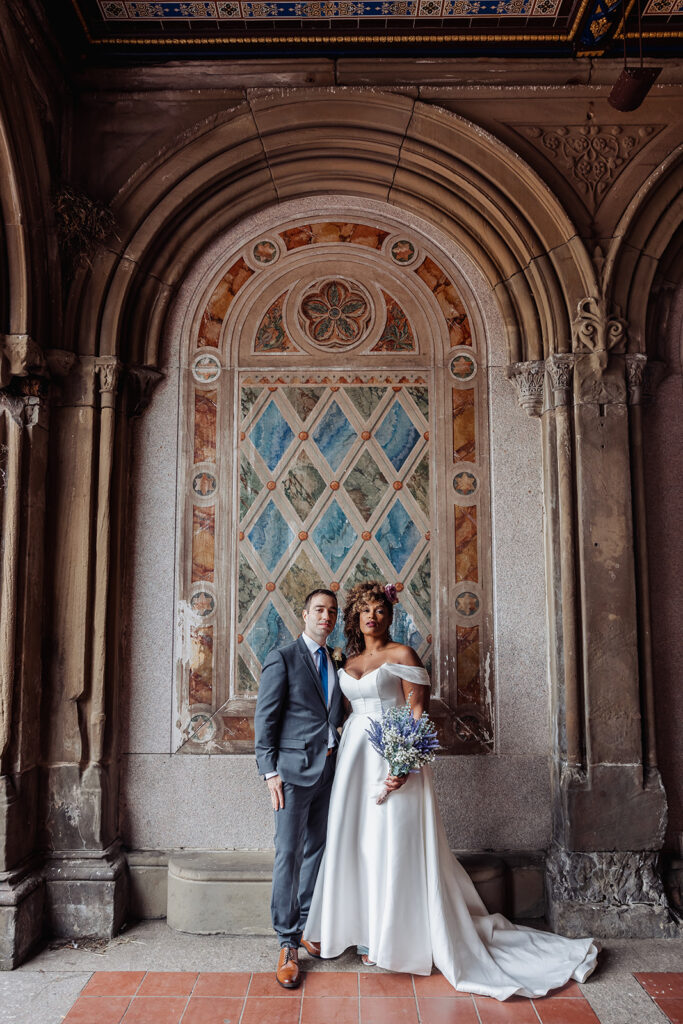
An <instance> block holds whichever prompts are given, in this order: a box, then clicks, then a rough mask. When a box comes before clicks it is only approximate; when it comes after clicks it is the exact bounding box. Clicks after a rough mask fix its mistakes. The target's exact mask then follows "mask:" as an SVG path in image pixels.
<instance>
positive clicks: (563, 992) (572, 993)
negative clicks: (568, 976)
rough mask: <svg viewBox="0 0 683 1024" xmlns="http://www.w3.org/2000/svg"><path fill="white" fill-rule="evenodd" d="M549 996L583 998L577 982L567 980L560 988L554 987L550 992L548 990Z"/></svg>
mask: <svg viewBox="0 0 683 1024" xmlns="http://www.w3.org/2000/svg"><path fill="white" fill-rule="evenodd" d="M548 995H550V996H553V997H555V996H557V997H559V998H561V999H585V998H586V997H585V996H584V994H583V992H582V991H581V989H580V988H579V984H578V982H576V981H568V982H567V984H566V985H563V986H562V988H554V989H553V990H552V992H549V993H548Z"/></svg>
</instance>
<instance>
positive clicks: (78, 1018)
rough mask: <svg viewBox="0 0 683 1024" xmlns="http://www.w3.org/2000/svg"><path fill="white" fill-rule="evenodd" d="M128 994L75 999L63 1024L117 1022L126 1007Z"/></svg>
mask: <svg viewBox="0 0 683 1024" xmlns="http://www.w3.org/2000/svg"><path fill="white" fill-rule="evenodd" d="M129 1003H130V999H129V998H128V996H99V997H98V998H92V999H86V998H84V997H81V998H80V999H77V1000H76V1002H75V1003H74V1005H73V1006H72V1007H71V1009H70V1010H69V1012H68V1013H67V1015H66V1017H65V1018H64V1024H119V1022H120V1021H121V1019H122V1017H123V1015H124V1013H125V1012H126V1010H127V1009H128V1004H129Z"/></svg>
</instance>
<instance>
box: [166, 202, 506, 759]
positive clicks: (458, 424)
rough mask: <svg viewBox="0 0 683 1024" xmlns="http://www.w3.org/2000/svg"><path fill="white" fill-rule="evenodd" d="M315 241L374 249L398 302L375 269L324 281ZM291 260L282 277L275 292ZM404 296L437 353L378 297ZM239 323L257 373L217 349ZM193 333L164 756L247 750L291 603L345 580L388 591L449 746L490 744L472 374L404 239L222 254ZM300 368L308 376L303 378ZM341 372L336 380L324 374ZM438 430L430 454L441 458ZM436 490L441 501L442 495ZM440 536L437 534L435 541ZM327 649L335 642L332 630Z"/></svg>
mask: <svg viewBox="0 0 683 1024" xmlns="http://www.w3.org/2000/svg"><path fill="white" fill-rule="evenodd" d="M318 246H324V247H325V249H324V252H325V257H324V258H325V259H327V260H328V263H329V255H330V251H331V250H330V247H338V249H339V254H340V259H342V260H343V259H344V258H345V256H344V254H345V253H347V252H353V253H355V254H363V253H367V254H372V255H371V256H369V255H368V256H367V257H363V258H366V259H371V260H374V261H378V260H379V261H381V265H382V266H384V267H385V268H386V267H389V268H390V269H391V273H390V276H391V279H392V280H394V281H395V282H396V287H393V286H391V287H389V290H387V288H386V287H384V286H382V287H379V286H378V285H377V284H376V275H375V274H374V273H373V269H372V268H373V266H374V267H377V266H378V264H377V262H375V263H372V264H368V267H367V270H365V271H363V272H359V273H357V274H356V275H355V277H354V278H353V279H351V278H350V277H347V276H344V275H343V274H340V275H337V276H330V275H326V276H324V277H320V276H319V275H320V271H319V260H318V257H317V256H316V247H318ZM306 247H310V251H311V257H310V263H309V266H310V269H309V271H308V277H307V276H306V273H305V270H303V271H302V269H301V267H302V264H301V260H302V250H305V249H306ZM332 251H333V252H334V250H332ZM290 254H291V255H290ZM289 258H291V259H295V260H297V261H298V262H297V263H296V274H295V275H292V274H290V275H289V277H288V276H287V274H286V269H287V260H288V259H289ZM348 265H349V264H348V263H347V264H346V266H348ZM305 266H306V264H304V267H305ZM273 268H277V274H278V275H279V276H277V277H275V278H274V279H273V280H274V282H275V283H277V282H278V281H290V282H291V281H292V280H293V279H295V282H296V283H295V284H292V283H289V284H287V285H286V287H285V288H284V290H280V289H276V288H275V287H274V286H273V287H272V288H271V290H270V291H268V287H270V286H268V281H269V280H270V278H269V274H272V273H273V272H274V271H273ZM309 278H310V282H311V283H310V284H307V283H306V281H307V280H308V279H309ZM386 279H387V275H386V273H385V274H384V277H383V278H382V280H386ZM401 281H403V282H404V285H403V286H402V288H403V290H402V291H401V286H400V282H401ZM405 282H408V283H407V284H405ZM416 290H417V293H419V296H420V299H419V301H420V302H421V303H423V304H424V308H427V309H429V310H431V313H430V315H431V316H432V317H434V316H436V317H437V320H438V321H439V322H440V324H441V327H440V328H439V330H440V332H441V340H440V342H439V344H440V346H441V349H440V351H441V352H442V353H443V356H438V358H437V356H436V354H435V353H436V351H437V349H436V347H435V346H436V344H437V343H436V342H435V341H434V339H433V338H431V337H428V336H426V332H425V328H424V325H425V324H426V323H428V322H429V321H428V320H427V319H426V318H425V317H424V316H423V318H422V319H421V320H420V318H419V317H417V321H416V322H419V323H421V324H422V325H423V326H422V328H421V331H422V334H420V332H418V331H416V328H415V324H414V322H413V320H412V319H411V318H412V317H414V316H415V315H416V314H415V305H414V304H413V306H412V307H411V309H412V312H411V313H409V312H408V308H407V307H406V308H404V305H403V302H402V301H399V300H398V299H397V297H396V295H395V294H393V292H394V291H397V292H398V293H399V294H404V295H412V296H414V295H415V294H416ZM261 294H263V295H268V296H269V297H268V298H267V300H262V301H261V300H259V295H261ZM411 301H412V302H413V303H414V302H415V299H414V298H413V299H411ZM240 309H242V313H240ZM244 310H246V311H247V313H246V314H245V313H244ZM235 311H237V312H235ZM199 314H200V315H199ZM245 315H248V316H249V317H250V319H249V320H245V319H244V316H245ZM239 316H242V320H241V321H239V323H241V324H245V323H248V324H251V326H250V327H249V331H250V332H251V333H249V331H247V333H246V336H244V334H242V335H239V337H238V341H239V346H240V348H239V351H240V352H242V357H241V358H242V361H243V363H244V362H245V361H246V363H247V364H248V363H249V360H251V361H252V362H256V363H257V362H258V360H259V357H260V359H261V367H262V368H261V369H255V368H254V366H251V367H249V365H246V366H245V365H243V366H241V367H240V366H239V365H236V363H235V361H234V360H235V355H234V354H233V355H232V356H228V354H227V353H226V351H225V338H226V337H227V336H229V331H230V330H232V328H231V326H230V325H231V323H234V322H235V319H234V318H238V317H239ZM231 317H233V320H231ZM196 322H198V328H197V330H196V334H195V336H194V340H193V346H194V352H193V355H192V358H191V360H190V370H189V372H188V380H189V390H188V393H187V402H186V408H187V416H188V420H189V423H190V426H191V431H192V438H191V444H190V445H189V446H188V448H187V451H188V462H187V465H186V470H185V473H186V475H185V477H184V480H185V484H183V487H184V490H183V494H184V500H185V503H186V504H185V507H186V510H187V511H186V524H185V527H184V530H185V532H184V533H182V531H181V534H182V536H183V538H184V539H183V540H182V541H181V546H180V556H179V557H180V560H181V561H180V564H179V580H180V588H181V593H180V603H181V613H180V619H179V621H181V622H182V624H183V625H182V629H183V639H182V644H181V649H182V652H183V655H182V656H183V661H182V665H181V670H180V671H181V679H180V691H181V699H180V716H179V719H178V733H179V736H180V741H179V746H180V748H181V749H183V750H186V751H188V752H192V751H193V750H202V751H204V752H205V751H206V750H212V751H216V752H219V751H227V752H240V751H244V752H246V751H249V750H250V749H251V747H252V745H253V709H254V703H255V697H256V695H257V692H258V679H259V674H260V669H261V665H262V663H263V661H264V659H265V657H266V656H267V654H268V652H269V651H270V650H271V649H272V648H273V647H277V646H279V645H282V644H285V643H288V642H289V641H291V640H292V639H293V638H295V637H296V636H297V635H298V634H299V632H300V631H301V607H302V604H303V599H304V597H305V595H306V594H307V593H308V592H309V591H310V590H311V589H313V588H314V587H316V586H324V587H329V588H331V589H333V590H335V591H336V592H338V593H339V598H340V603H343V601H344V598H345V594H346V592H347V591H348V589H349V587H351V586H352V585H353V584H354V583H356V582H358V581H361V580H370V579H383V580H387V581H390V582H394V583H396V585H397V588H398V590H399V592H400V603H399V604H398V605H397V607H396V609H395V618H394V625H393V630H392V635H393V636H394V637H395V639H397V640H400V641H402V642H405V643H409V644H410V645H411V646H413V647H415V648H416V650H417V651H418V653H419V654H420V656H421V657H422V659H423V661H424V662H425V664H426V665H427V667H428V668H429V670H430V671H431V673H432V679H433V689H434V694H435V698H436V699H435V702H434V704H433V710H434V713H435V717H437V719H438V720H439V723H440V728H442V730H443V732H442V736H443V739H444V740H445V741H446V745H447V747H448V749H449V750H456V751H462V752H474V751H484V750H487V749H490V748H491V745H492V740H493V737H492V728H491V721H492V711H491V703H492V697H491V682H490V678H489V676H490V672H489V670H488V668H487V664H488V662H487V656H486V652H487V650H488V649H489V647H488V646H487V645H488V644H489V643H490V638H489V637H488V632H487V629H488V627H487V615H486V610H487V606H488V602H489V600H490V593H489V589H488V568H487V566H488V563H487V558H486V554H485V552H486V546H485V545H486V538H487V536H488V534H487V529H488V526H487V524H488V510H487V506H486V504H485V502H486V499H487V495H486V476H485V474H484V473H482V462H481V460H482V457H483V452H484V448H485V441H484V438H483V437H482V435H481V431H482V423H485V410H486V401H485V393H484V377H483V375H482V374H481V373H480V372H479V364H478V357H477V351H476V346H475V344H474V340H473V337H472V332H471V328H470V323H469V319H468V316H467V312H466V310H465V307H464V304H463V302H462V300H461V298H460V296H459V294H458V292H457V289H456V287H455V286H454V284H453V281H452V278H451V277H450V276H449V273H448V272H447V271H446V269H445V268H444V267H442V266H441V265H440V264H439V263H437V262H436V260H435V259H434V258H433V257H432V256H431V255H429V254H427V253H426V251H425V247H424V243H423V241H421V240H419V239H417V238H416V239H411V238H408V237H402V236H400V235H397V234H396V233H395V232H394V233H392V232H390V231H387V230H384V229H382V228H380V227H377V226H374V225H366V224H358V223H347V222H341V221H340V222H332V221H320V222H313V223H307V224H303V225H296V226H292V227H287V228H284V229H282V230H280V231H279V233H275V234H269V235H268V236H264V237H261V238H257V239H255V240H253V241H252V242H250V243H249V244H248V245H245V246H244V247H243V249H242V250H241V252H238V253H235V254H234V256H233V257H232V260H231V261H230V262H229V265H228V270H227V271H225V272H224V274H223V275H222V277H221V278H220V279H219V280H218V282H217V283H215V284H214V285H213V286H212V288H211V289H210V290H209V291H208V292H207V294H206V298H205V306H204V309H203V310H200V311H198V317H197V321H196ZM432 322H434V321H433V320H432ZM288 325H289V326H288ZM241 331H242V332H244V327H242V328H241ZM347 349H353V353H351V352H349V354H348V355H346V350H347ZM264 356H267V357H268V360H267V368H265V367H266V361H265V360H264V359H263V357H264ZM304 356H306V358H307V359H308V360H310V359H311V358H313V363H311V366H313V364H315V365H316V368H315V369H313V368H303V369H302V368H301V360H302V357H304ZM294 360H298V364H296V365H293V363H292V361H294ZM345 360H346V361H347V365H351V366H352V367H353V368H352V369H349V370H346V371H344V370H341V369H339V365H340V361H341V365H344V362H345ZM401 360H406V361H407V362H406V363H405V365H401ZM410 360H412V361H413V362H412V364H411V362H410ZM364 361H365V362H366V363H367V367H365V364H364ZM378 361H381V362H378ZM392 361H393V363H392ZM325 364H327V365H329V366H330V367H331V368H330V369H329V370H328V369H325ZM392 365H393V366H395V369H391V366H392ZM416 365H417V366H421V367H423V368H422V369H416ZM379 366H381V367H382V368H381V369H379V368H378V367H379ZM444 366H445V368H444ZM332 367H333V368H332ZM430 423H431V426H430ZM435 423H436V424H438V430H439V431H441V436H442V438H444V440H445V449H444V446H443V445H440V447H439V450H438V451H437V450H435V446H434V444H433V442H432V441H430V432H431V433H432V434H433V431H434V429H435V428H434V424H435ZM451 437H452V455H451V452H450V440H451ZM444 474H445V476H444ZM444 479H445V481H446V487H448V488H449V489H450V487H451V486H452V488H453V490H452V491H451V492H450V497H449V496H448V495H446V494H444V493H442V492H440V490H439V488H443V481H444ZM439 481H441V482H439ZM451 517H452V518H451ZM437 523H438V524H441V526H445V525H448V524H449V523H451V524H452V525H450V526H449V527H448V531H450V539H449V538H448V537H447V536H445V535H443V536H442V538H441V540H440V542H439V544H438V545H435V541H434V540H433V539H432V538H433V537H436V536H437V533H435V531H436V530H437ZM448 531H445V532H446V533H447V532H448ZM437 572H438V573H440V574H444V573H445V574H446V576H447V580H446V586H444V585H443V582H444V581H443V578H442V577H440V578H439V579H438V580H437V578H436V576H435V573H437ZM437 584H438V585H437ZM443 595H447V598H446V600H447V602H448V606H447V607H446V606H444V605H443V603H442V605H441V606H439V605H438V601H439V600H441V601H442V602H443V600H444V598H443ZM182 609H186V611H183V610H182ZM435 616H436V618H435ZM437 619H438V620H439V621H440V622H441V626H440V636H439V637H438V641H439V642H438V643H437V644H436V645H435V644H434V643H433V638H432V632H433V628H434V626H433V623H435V622H436V621H437ZM331 642H332V643H333V644H334V645H339V646H343V635H342V624H341V621H340V622H339V623H338V626H337V629H336V631H335V633H334V634H333V636H332V638H331ZM450 651H452V653H449V652H450ZM435 653H438V655H439V657H438V659H434V654H435ZM439 698H441V699H439ZM439 716H441V718H439Z"/></svg>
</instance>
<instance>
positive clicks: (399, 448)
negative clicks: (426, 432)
mask: <svg viewBox="0 0 683 1024" xmlns="http://www.w3.org/2000/svg"><path fill="white" fill-rule="evenodd" d="M419 438H420V432H419V431H418V430H416V428H415V425H414V423H413V422H412V420H411V419H410V417H409V416H408V415H407V413H406V411H405V409H404V408H403V406H402V405H401V403H400V402H399V401H398V400H396V401H395V402H394V403H393V405H392V406H391V408H390V409H389V411H388V413H387V414H386V416H385V417H384V419H383V420H382V422H381V423H380V425H379V428H378V430H377V431H376V433H375V440H376V441H377V443H378V444H379V445H380V446H381V448H382V449H383V451H384V454H385V455H386V457H387V458H388V459H389V462H390V463H391V464H392V466H393V467H394V469H395V470H396V472H399V471H400V469H401V467H402V466H403V463H404V462H405V461H406V459H407V458H408V456H409V455H410V453H411V452H412V450H413V448H414V447H415V444H416V442H417V441H418V440H419Z"/></svg>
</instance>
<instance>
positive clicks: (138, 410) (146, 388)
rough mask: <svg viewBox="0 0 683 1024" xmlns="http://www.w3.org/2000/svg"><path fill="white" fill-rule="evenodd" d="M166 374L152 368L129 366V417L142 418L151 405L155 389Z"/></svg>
mask: <svg viewBox="0 0 683 1024" xmlns="http://www.w3.org/2000/svg"><path fill="white" fill-rule="evenodd" d="M163 378H164V374H163V373H161V372H160V371H159V370H154V369H152V367H151V366H129V367H128V382H129V404H128V414H129V416H140V415H142V413H143V412H144V411H145V409H146V408H147V406H148V405H149V403H150V401H151V399H152V394H153V392H154V389H155V388H156V386H157V385H158V384H159V382H160V381H162V380H163Z"/></svg>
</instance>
